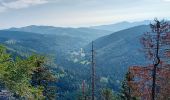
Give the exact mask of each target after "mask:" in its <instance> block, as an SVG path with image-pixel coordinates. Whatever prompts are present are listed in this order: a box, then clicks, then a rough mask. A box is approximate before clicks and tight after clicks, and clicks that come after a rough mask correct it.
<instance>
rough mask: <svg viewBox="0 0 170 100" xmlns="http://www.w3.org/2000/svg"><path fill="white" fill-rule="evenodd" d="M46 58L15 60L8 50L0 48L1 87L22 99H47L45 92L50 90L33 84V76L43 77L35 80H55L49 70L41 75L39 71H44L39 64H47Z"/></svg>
mask: <svg viewBox="0 0 170 100" xmlns="http://www.w3.org/2000/svg"><path fill="white" fill-rule="evenodd" d="M44 58H45V57H42V56H36V55H34V56H31V57H28V58H26V59H21V58H19V57H16V59H13V58H12V57H11V55H10V54H8V53H7V52H6V48H5V47H3V46H0V81H1V85H3V86H4V87H5V89H8V90H9V91H10V92H12V93H13V94H15V96H18V97H20V98H25V99H31V100H32V99H34V100H43V99H45V96H46V95H43V92H44V91H46V90H49V89H48V88H47V87H45V86H44V85H41V84H38V85H36V86H34V85H33V84H31V82H32V79H33V76H34V75H36V74H37V73H38V74H41V76H37V77H36V78H34V79H35V80H45V81H46V80H49V79H55V78H54V77H53V75H52V74H51V73H50V71H49V70H45V71H43V72H41V73H39V69H41V68H42V69H43V68H44V67H41V66H38V63H37V62H39V61H41V63H45V59H44ZM46 82H49V81H46ZM51 97H53V96H51Z"/></svg>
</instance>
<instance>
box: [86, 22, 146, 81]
mask: <svg viewBox="0 0 170 100" xmlns="http://www.w3.org/2000/svg"><path fill="white" fill-rule="evenodd" d="M146 31H149V26H147V25H141V26H136V27H132V28H129V29H126V30H122V31H118V32H115V33H113V34H110V35H107V36H104V37H101V38H99V39H97V40H95V41H94V48H95V50H96V69H97V72H98V74H99V75H104V76H106V77H107V76H108V75H110V76H112V77H113V79H121V78H122V77H123V75H124V74H125V72H126V71H127V68H128V66H132V65H143V64H146V62H145V60H146V59H145V57H144V54H143V53H142V52H140V51H139V49H141V44H140V41H139V38H140V37H141V35H142V34H143V33H144V32H146ZM90 48H91V44H89V45H88V46H87V47H86V52H89V51H90Z"/></svg>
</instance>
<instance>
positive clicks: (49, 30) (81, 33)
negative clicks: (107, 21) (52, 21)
mask: <svg viewBox="0 0 170 100" xmlns="http://www.w3.org/2000/svg"><path fill="white" fill-rule="evenodd" d="M6 30H8V31H22V32H32V33H39V34H53V35H62V36H69V37H77V38H82V39H85V40H88V41H92V40H94V39H97V38H99V37H101V36H105V35H108V34H111V33H112V32H111V31H107V30H99V29H91V28H64V27H53V26H37V25H31V26H26V27H21V28H10V29H6Z"/></svg>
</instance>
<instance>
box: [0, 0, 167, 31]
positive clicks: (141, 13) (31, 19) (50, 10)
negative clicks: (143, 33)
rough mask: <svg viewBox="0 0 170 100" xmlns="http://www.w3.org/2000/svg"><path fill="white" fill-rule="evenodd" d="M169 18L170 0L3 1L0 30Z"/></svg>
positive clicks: (0, 10)
mask: <svg viewBox="0 0 170 100" xmlns="http://www.w3.org/2000/svg"><path fill="white" fill-rule="evenodd" d="M155 17H158V18H165V19H168V18H170V0H0V28H1V29H2V28H8V27H20V26H27V25H33V24H34V25H52V26H64V27H79V26H91V25H101V24H110V23H116V22H120V21H140V20H150V19H153V18H155Z"/></svg>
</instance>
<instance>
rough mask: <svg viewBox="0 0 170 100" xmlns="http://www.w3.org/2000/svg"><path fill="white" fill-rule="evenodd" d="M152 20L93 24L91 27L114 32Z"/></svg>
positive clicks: (146, 23) (147, 23) (148, 22)
mask: <svg viewBox="0 0 170 100" xmlns="http://www.w3.org/2000/svg"><path fill="white" fill-rule="evenodd" d="M149 24H150V20H144V21H138V22H127V21H123V22H119V23H115V24H109V25H99V26H92V27H90V28H92V29H102V30H107V31H112V32H117V31H120V30H124V29H128V28H131V27H135V26H139V25H149Z"/></svg>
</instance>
